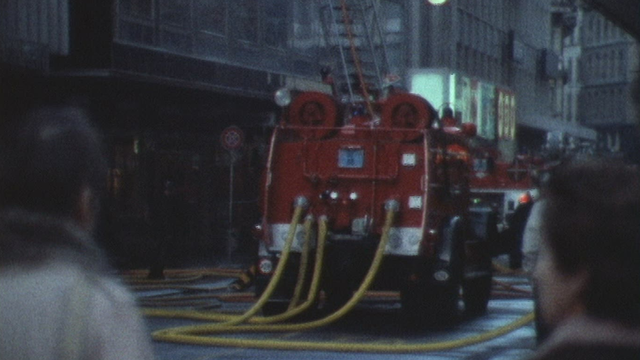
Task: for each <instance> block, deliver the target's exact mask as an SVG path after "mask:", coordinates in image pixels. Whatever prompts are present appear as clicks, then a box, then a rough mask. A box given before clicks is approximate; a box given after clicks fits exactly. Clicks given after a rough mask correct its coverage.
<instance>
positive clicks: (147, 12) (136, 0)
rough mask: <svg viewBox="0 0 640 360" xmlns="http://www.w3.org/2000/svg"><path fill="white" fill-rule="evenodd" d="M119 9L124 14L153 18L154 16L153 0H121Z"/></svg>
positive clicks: (140, 17)
mask: <svg viewBox="0 0 640 360" xmlns="http://www.w3.org/2000/svg"><path fill="white" fill-rule="evenodd" d="M119 11H120V14H121V15H123V16H130V17H134V18H139V19H151V18H152V17H153V2H152V0H120V2H119Z"/></svg>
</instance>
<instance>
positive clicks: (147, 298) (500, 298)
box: [125, 270, 535, 360]
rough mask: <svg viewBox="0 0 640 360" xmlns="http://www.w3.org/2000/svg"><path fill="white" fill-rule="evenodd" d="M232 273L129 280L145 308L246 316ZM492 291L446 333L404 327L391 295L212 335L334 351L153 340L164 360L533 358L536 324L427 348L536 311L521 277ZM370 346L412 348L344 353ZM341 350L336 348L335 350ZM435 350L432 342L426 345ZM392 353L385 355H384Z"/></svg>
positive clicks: (154, 325)
mask: <svg viewBox="0 0 640 360" xmlns="http://www.w3.org/2000/svg"><path fill="white" fill-rule="evenodd" d="M234 275H235V274H231V273H230V274H215V275H212V274H211V273H210V272H208V270H202V271H199V270H193V271H185V272H180V273H173V274H168V275H167V278H166V279H164V280H162V281H147V280H145V279H144V278H143V277H142V276H140V274H137V275H132V274H129V275H128V276H127V277H126V278H125V279H126V280H127V282H128V283H129V284H130V286H131V287H132V289H133V290H134V291H135V293H136V295H137V298H138V300H139V302H140V305H141V306H142V307H143V308H145V309H159V308H162V309H189V310H192V309H198V310H201V311H203V310H204V311H215V312H233V313H242V312H243V311H245V310H246V309H248V308H250V307H251V305H252V304H253V301H254V300H255V299H254V298H253V296H252V293H251V288H247V289H243V290H240V291H231V290H229V289H228V285H229V284H231V283H232V282H233V280H234V279H235V277H233V276H234ZM494 281H495V283H494V291H493V293H492V299H491V300H490V302H489V309H488V311H487V314H485V315H483V316H480V317H476V318H467V319H461V321H460V322H459V323H457V324H455V325H453V326H451V327H447V328H430V329H429V328H426V329H419V330H417V329H407V328H406V327H405V326H403V324H402V322H401V321H400V316H399V315H400V307H399V304H398V302H397V297H394V296H393V294H377V295H376V294H375V293H373V294H371V296H368V297H367V299H366V300H365V301H362V302H361V303H360V304H358V306H357V307H356V308H355V309H354V310H353V311H352V312H351V313H349V314H348V315H346V316H345V317H344V318H342V319H340V320H339V321H337V322H335V323H332V324H330V325H328V326H323V327H321V328H316V329H312V330H306V331H285V332H260V333H248V332H240V333H233V334H229V333H226V334H219V335H215V336H216V337H218V338H230V339H246V340H260V341H265V340H266V342H267V343H269V344H284V345H283V346H284V347H285V348H289V346H292V347H294V348H297V347H298V346H302V345H304V344H306V343H310V344H312V345H313V344H318V343H321V344H324V345H327V344H328V345H329V346H331V350H318V349H315V348H313V347H314V346H312V349H310V350H298V349H296V350H284V349H277V350H271V349H263V348H259V347H257V348H254V347H253V346H258V345H256V344H253V343H249V344H243V345H242V347H239V346H203V345H191V344H186V343H179V342H178V343H175V342H165V341H154V350H155V354H156V358H157V359H159V360H170V359H171V360H178V359H184V360H205V359H240V358H242V359H261V360H265V359H301V358H304V359H308V360H310V359H338V358H339V359H391V358H393V359H394V360H398V359H416V358H425V359H522V358H526V357H527V356H528V355H530V354H532V352H533V348H534V346H535V340H534V329H533V324H532V323H527V324H526V325H524V326H521V327H518V328H517V329H515V330H514V331H511V332H509V333H507V334H505V335H502V336H498V337H495V338H492V339H491V340H488V341H483V342H480V343H477V344H473V345H468V346H462V347H454V348H451V349H447V350H438V351H427V350H424V348H425V346H424V345H425V344H448V343H450V342H451V341H457V340H460V339H468V338H470V337H474V336H477V335H481V334H486V333H488V332H491V331H494V330H496V329H498V328H501V327H503V326H508V325H509V324H512V323H513V322H514V321H517V320H519V319H521V318H522V317H523V316H525V315H526V314H528V313H530V312H531V311H532V309H533V303H532V301H531V299H530V296H529V295H528V294H527V291H528V290H529V286H528V283H527V281H526V278H524V277H523V276H520V275H507V274H505V275H499V276H496V277H495V278H494ZM146 321H147V325H148V329H149V331H150V333H152V332H154V331H156V330H161V329H167V328H174V327H177V326H184V325H194V324H205V323H206V322H203V321H196V320H188V319H182V318H165V317H157V316H147V317H146ZM354 343H355V344H369V345H373V346H382V348H383V349H387V348H388V345H390V344H393V345H394V346H396V347H405V346H409V347H410V350H402V351H401V352H399V353H394V352H379V351H376V350H369V349H365V350H359V351H345V350H343V349H341V347H342V346H343V345H345V344H354ZM334 346H337V348H338V349H337V350H334V349H333V347H334ZM428 346H431V345H428ZM384 351H387V350H384Z"/></svg>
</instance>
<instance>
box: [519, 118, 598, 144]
mask: <svg viewBox="0 0 640 360" xmlns="http://www.w3.org/2000/svg"><path fill="white" fill-rule="evenodd" d="M517 125H518V126H526V127H530V128H534V129H539V130H544V131H547V132H554V131H560V132H563V133H566V134H567V135H570V136H575V137H577V138H580V139H584V140H593V141H595V140H597V138H598V132H597V131H595V130H593V129H590V128H587V127H584V126H580V125H578V124H574V123H570V122H566V121H558V120H557V119H554V118H550V117H545V116H527V117H523V118H520V119H518V123H517Z"/></svg>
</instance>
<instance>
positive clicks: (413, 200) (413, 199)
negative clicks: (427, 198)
mask: <svg viewBox="0 0 640 360" xmlns="http://www.w3.org/2000/svg"><path fill="white" fill-rule="evenodd" d="M408 205H409V209H422V196H421V195H418V196H409V204H408Z"/></svg>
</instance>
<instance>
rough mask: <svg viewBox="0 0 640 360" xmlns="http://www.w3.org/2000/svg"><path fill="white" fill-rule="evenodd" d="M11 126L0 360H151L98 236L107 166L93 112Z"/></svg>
mask: <svg viewBox="0 0 640 360" xmlns="http://www.w3.org/2000/svg"><path fill="white" fill-rule="evenodd" d="M3 127H4V128H3V131H2V138H1V139H0V140H1V141H0V144H2V149H0V150H1V151H0V289H2V290H1V291H0V323H1V324H2V326H0V359H25V360H26V359H38V360H48V359H113V360H116V359H118V360H120V359H128V360H131V359H152V358H153V353H152V347H151V342H150V338H149V336H148V335H147V333H146V331H145V328H144V323H143V321H142V317H141V316H140V314H139V312H138V310H137V308H136V307H135V302H134V299H133V296H132V295H131V293H130V292H129V291H128V290H127V289H126V288H125V287H123V285H121V284H119V283H118V282H117V281H116V280H115V278H112V277H111V276H109V268H108V266H107V264H106V260H105V259H106V258H105V257H104V256H103V254H102V253H101V251H100V250H99V249H98V248H97V246H96V244H95V243H94V241H93V238H92V231H93V229H94V223H95V220H96V215H97V211H98V208H99V198H100V196H101V195H102V192H103V187H104V185H105V179H106V162H105V159H104V157H103V154H102V149H101V145H100V142H99V137H98V135H97V133H96V131H95V130H94V129H93V128H92V127H91V125H90V123H89V122H88V120H87V117H86V115H85V114H84V113H83V112H82V111H80V110H78V109H75V108H42V109H39V110H32V111H31V112H29V113H28V114H25V115H24V116H20V117H19V119H14V120H13V121H10V120H7V121H5V123H4V124H3Z"/></svg>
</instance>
